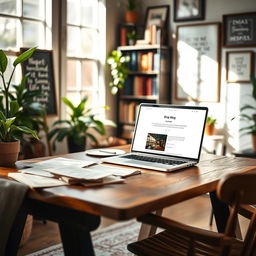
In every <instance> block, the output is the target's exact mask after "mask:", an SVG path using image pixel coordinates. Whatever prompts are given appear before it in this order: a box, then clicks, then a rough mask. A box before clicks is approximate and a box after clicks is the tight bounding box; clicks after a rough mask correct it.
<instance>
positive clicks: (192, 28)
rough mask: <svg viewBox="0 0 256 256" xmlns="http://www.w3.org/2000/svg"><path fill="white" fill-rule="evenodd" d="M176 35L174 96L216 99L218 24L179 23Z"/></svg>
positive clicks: (180, 98)
mask: <svg viewBox="0 0 256 256" xmlns="http://www.w3.org/2000/svg"><path fill="white" fill-rule="evenodd" d="M176 38H177V40H176V44H177V46H176V49H177V53H176V61H175V63H176V72H175V99H176V100H182V101H195V102H219V100H220V66H221V65H220V23H219V22H212V23H199V24H189V25H179V26H177V34H176ZM209 71H210V72H209Z"/></svg>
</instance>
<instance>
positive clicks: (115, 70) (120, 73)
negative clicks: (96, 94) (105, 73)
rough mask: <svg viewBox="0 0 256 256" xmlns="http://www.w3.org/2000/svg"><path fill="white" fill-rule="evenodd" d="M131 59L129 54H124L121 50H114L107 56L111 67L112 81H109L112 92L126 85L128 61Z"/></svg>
mask: <svg viewBox="0 0 256 256" xmlns="http://www.w3.org/2000/svg"><path fill="white" fill-rule="evenodd" d="M129 61H130V57H129V56H123V54H122V52H121V51H116V50H114V51H112V52H111V54H110V55H109V56H108V58H107V63H108V64H109V66H110V69H111V76H112V81H111V82H110V83H109V85H110V87H111V93H112V94H116V93H117V92H118V89H120V88H123V87H124V83H125V79H126V78H127V75H128V68H127V63H128V62H129Z"/></svg>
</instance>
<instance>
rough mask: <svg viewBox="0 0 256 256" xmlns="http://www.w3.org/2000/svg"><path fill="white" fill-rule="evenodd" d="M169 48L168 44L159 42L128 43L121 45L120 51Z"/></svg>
mask: <svg viewBox="0 0 256 256" xmlns="http://www.w3.org/2000/svg"><path fill="white" fill-rule="evenodd" d="M160 49H161V50H168V46H164V45H159V44H148V45H127V46H119V47H118V50H120V51H140V50H160Z"/></svg>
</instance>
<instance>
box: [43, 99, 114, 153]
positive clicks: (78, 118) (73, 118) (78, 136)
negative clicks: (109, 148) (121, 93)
mask: <svg viewBox="0 0 256 256" xmlns="http://www.w3.org/2000/svg"><path fill="white" fill-rule="evenodd" d="M61 100H62V102H63V103H64V104H65V105H66V106H67V107H68V108H69V110H70V114H69V115H70V118H69V119H68V120H58V121H56V122H55V123H54V124H53V126H57V127H56V128H54V129H53V130H51V131H50V132H49V135H48V138H49V140H51V139H53V141H52V142H53V150H55V149H56V142H61V141H63V139H64V138H67V142H68V150H69V153H74V152H79V151H84V150H85V148H86V139H87V137H88V138H89V139H91V140H92V141H93V142H94V143H97V142H98V141H97V139H96V137H95V135H94V134H93V133H92V132H91V131H90V129H89V128H92V129H93V130H94V131H96V133H98V134H100V135H105V134H106V130H105V127H104V123H103V122H102V121H100V120H99V119H97V118H96V114H94V113H93V109H92V108H86V103H87V101H88V97H87V96H85V97H84V98H83V99H82V100H81V102H80V103H79V104H78V105H77V106H74V105H73V103H72V102H71V101H70V100H69V99H67V98H66V97H62V99H61ZM104 108H105V109H106V108H107V107H104ZM107 121H108V122H109V124H110V125H114V123H113V122H111V121H109V120H107ZM62 124H64V125H65V126H61V125H62Z"/></svg>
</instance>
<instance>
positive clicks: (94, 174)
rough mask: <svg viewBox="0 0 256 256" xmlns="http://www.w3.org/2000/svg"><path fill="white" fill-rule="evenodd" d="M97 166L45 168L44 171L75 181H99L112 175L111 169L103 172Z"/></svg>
mask: <svg viewBox="0 0 256 256" xmlns="http://www.w3.org/2000/svg"><path fill="white" fill-rule="evenodd" d="M94 167H95V166H91V167H87V168H81V167H77V166H64V167H59V168H52V167H50V168H45V169H44V170H46V171H49V172H50V173H53V174H55V175H59V176H66V177H70V178H73V179H79V180H82V179H84V180H99V179H102V178H105V177H107V176H109V175H111V174H112V171H111V169H110V168H108V169H106V170H105V171H104V172H103V171H102V170H97V169H95V168H94Z"/></svg>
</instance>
